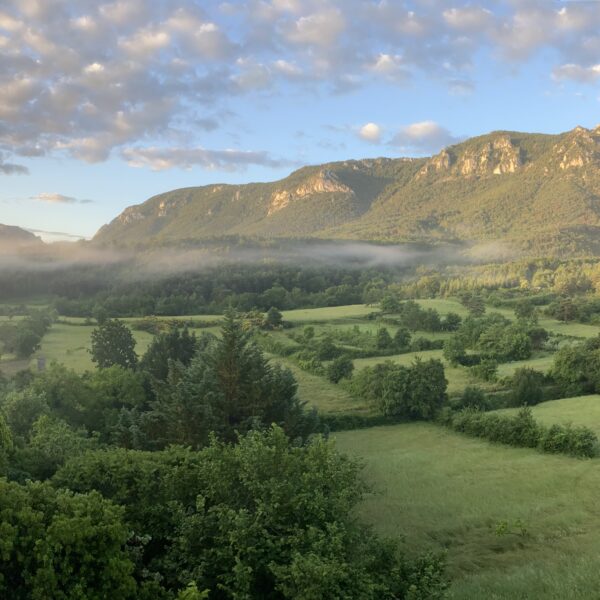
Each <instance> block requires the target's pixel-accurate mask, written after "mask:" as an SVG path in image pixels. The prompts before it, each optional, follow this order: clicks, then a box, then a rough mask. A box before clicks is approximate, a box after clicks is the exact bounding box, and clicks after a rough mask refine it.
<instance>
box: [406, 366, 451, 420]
mask: <svg viewBox="0 0 600 600" xmlns="http://www.w3.org/2000/svg"><path fill="white" fill-rule="evenodd" d="M447 387H448V381H447V380H446V376H445V373H444V365H443V364H442V362H441V361H440V360H437V359H434V358H432V359H429V360H427V361H423V360H420V359H419V358H417V359H415V362H414V363H413V364H412V366H411V368H410V379H409V395H408V402H407V411H408V414H409V416H410V417H411V418H413V419H427V420H429V419H433V417H434V416H435V415H436V413H437V412H438V411H439V409H440V408H441V407H442V405H443V404H444V402H445V401H446V399H447V395H446V389H447Z"/></svg>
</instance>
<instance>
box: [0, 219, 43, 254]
mask: <svg viewBox="0 0 600 600" xmlns="http://www.w3.org/2000/svg"><path fill="white" fill-rule="evenodd" d="M42 243H43V242H42V240H41V239H40V238H39V237H37V236H35V235H34V234H33V233H30V232H29V231H26V230H25V229H21V228H20V227H15V226H12V225H2V224H0V249H2V250H3V251H6V250H7V249H18V248H23V247H29V246H38V245H41V244H42Z"/></svg>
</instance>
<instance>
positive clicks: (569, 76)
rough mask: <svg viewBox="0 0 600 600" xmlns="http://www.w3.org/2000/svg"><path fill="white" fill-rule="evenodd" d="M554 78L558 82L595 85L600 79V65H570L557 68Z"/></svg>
mask: <svg viewBox="0 0 600 600" xmlns="http://www.w3.org/2000/svg"><path fill="white" fill-rule="evenodd" d="M552 77H553V78H554V79H555V80H557V81H564V80H571V81H578V82H580V83H593V82H595V81H598V79H599V78H600V64H598V65H593V66H591V67H583V66H581V65H575V64H568V65H561V66H560V67H556V68H555V69H554V71H553V72H552Z"/></svg>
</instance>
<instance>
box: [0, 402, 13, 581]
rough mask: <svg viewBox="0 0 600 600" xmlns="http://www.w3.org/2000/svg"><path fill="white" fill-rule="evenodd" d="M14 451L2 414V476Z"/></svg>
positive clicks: (0, 462)
mask: <svg viewBox="0 0 600 600" xmlns="http://www.w3.org/2000/svg"><path fill="white" fill-rule="evenodd" d="M12 450H13V437H12V434H11V431H10V428H9V427H8V425H7V423H6V420H5V418H4V416H3V415H2V413H0V476H2V475H5V474H6V470H7V468H8V457H9V456H10V454H11V453H12ZM0 481H1V480H0ZM0 583H1V582H0ZM0 589H1V588H0Z"/></svg>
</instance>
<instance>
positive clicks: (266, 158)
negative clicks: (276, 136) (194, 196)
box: [122, 147, 292, 171]
mask: <svg viewBox="0 0 600 600" xmlns="http://www.w3.org/2000/svg"><path fill="white" fill-rule="evenodd" d="M122 155H123V158H124V159H125V160H126V161H127V163H128V164H129V165H131V166H132V167H149V168H150V169H152V170H153V171H163V170H165V169H172V168H174V167H179V168H181V169H191V168H193V167H202V168H205V169H222V170H225V171H238V170H243V169H244V168H246V167H247V166H249V165H260V166H264V167H283V166H292V163H290V162H289V161H285V160H281V159H276V158H273V157H271V156H270V155H269V154H268V153H267V152H252V151H244V150H207V149H206V148H162V147H149V148H125V149H124V150H123V152H122Z"/></svg>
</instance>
